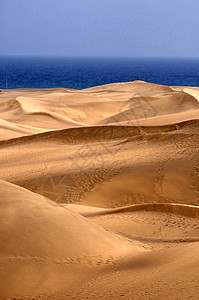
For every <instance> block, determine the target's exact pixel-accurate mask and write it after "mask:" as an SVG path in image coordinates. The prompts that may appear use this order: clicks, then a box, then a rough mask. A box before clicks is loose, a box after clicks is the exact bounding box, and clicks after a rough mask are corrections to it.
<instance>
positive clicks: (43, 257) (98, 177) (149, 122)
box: [0, 81, 199, 299]
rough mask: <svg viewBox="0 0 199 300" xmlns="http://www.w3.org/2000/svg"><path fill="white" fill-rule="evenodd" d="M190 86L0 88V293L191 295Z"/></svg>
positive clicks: (193, 187) (196, 235) (194, 121)
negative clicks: (1, 89)
mask: <svg viewBox="0 0 199 300" xmlns="http://www.w3.org/2000/svg"><path fill="white" fill-rule="evenodd" d="M198 101H199V88H197V87H167V86H162V85H156V84H151V83H146V82H143V81H134V82H127V83H114V84H109V85H103V86H97V87H93V88H89V89H85V90H71V89H65V88H60V89H43V90H40V89H19V90H7V91H6V90H3V92H1V94H0V166H1V174H0V219H1V224H0V245H1V247H0V261H1V268H0V278H1V283H0V298H1V299H198V294H199V290H198V286H199V284H198V271H199V255H198V254H199V247H198V245H199V206H198V204H199V103H198Z"/></svg>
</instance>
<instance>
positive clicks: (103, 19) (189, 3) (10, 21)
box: [0, 0, 199, 57]
mask: <svg viewBox="0 0 199 300" xmlns="http://www.w3.org/2000/svg"><path fill="white" fill-rule="evenodd" d="M198 16H199V0H0V55H42V56H43V55H45V56H120V57H137V56H139V57H142V56H143V57H160V56H162V57H199V17H198Z"/></svg>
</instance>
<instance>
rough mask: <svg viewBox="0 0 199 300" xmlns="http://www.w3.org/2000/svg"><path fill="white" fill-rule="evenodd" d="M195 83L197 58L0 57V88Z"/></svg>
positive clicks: (198, 68)
mask: <svg viewBox="0 0 199 300" xmlns="http://www.w3.org/2000/svg"><path fill="white" fill-rule="evenodd" d="M137 77H138V78H139V79H140V80H143V81H147V82H151V83H157V84H164V85H175V86H199V58H104V57H103V58H102V57H101V58H100V57H99V58H89V57H20V56H18V57H8V56H7V57H5V56H4V57H3V56H1V57H0V89H4V88H6V78H7V87H8V89H16V88H56V87H64V88H72V89H84V88H88V87H92V86H96V85H103V84H107V83H113V82H126V81H134V80H136V79H137Z"/></svg>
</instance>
